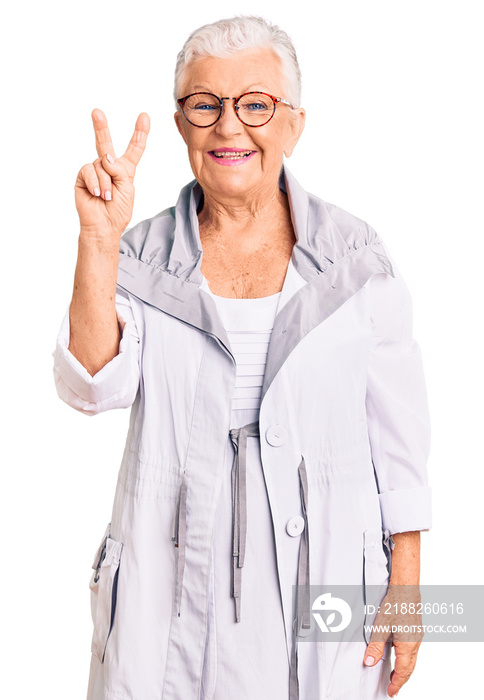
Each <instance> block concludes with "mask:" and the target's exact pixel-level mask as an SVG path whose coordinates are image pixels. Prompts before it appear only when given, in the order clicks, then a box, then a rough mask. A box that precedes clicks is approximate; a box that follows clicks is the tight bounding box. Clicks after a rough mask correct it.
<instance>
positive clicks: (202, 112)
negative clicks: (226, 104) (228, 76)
mask: <svg viewBox="0 0 484 700" xmlns="http://www.w3.org/2000/svg"><path fill="white" fill-rule="evenodd" d="M183 111H184V113H185V116H186V118H187V119H188V121H190V122H191V123H192V124H196V125H197V126H210V124H213V123H214V122H216V121H217V119H218V116H219V114H220V102H219V101H218V99H217V98H216V97H215V95H209V94H204V93H202V94H200V95H191V96H190V97H189V98H188V100H187V101H186V102H185V104H184V106H183Z"/></svg>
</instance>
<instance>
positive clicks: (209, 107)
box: [190, 104, 220, 112]
mask: <svg viewBox="0 0 484 700" xmlns="http://www.w3.org/2000/svg"><path fill="white" fill-rule="evenodd" d="M190 109H197V110H198V111H200V112H211V111H212V110H214V109H220V108H219V107H218V106H217V105H209V104H198V105H195V107H190Z"/></svg>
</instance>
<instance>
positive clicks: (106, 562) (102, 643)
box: [89, 523, 124, 663]
mask: <svg viewBox="0 0 484 700" xmlns="http://www.w3.org/2000/svg"><path fill="white" fill-rule="evenodd" d="M110 528H111V523H109V525H108V526H107V528H106V532H105V533H104V536H103V539H102V540H101V543H100V545H99V547H98V549H97V552H96V555H95V557H94V562H93V565H92V568H93V569H94V573H93V574H92V576H91V582H90V584H89V588H90V589H91V615H92V621H93V624H94V630H93V635H92V644H91V652H92V653H93V654H94V655H95V656H97V658H98V659H99V661H100V662H101V663H103V662H104V654H105V651H106V645H107V642H108V639H109V635H110V634H111V630H112V629H113V625H114V617H115V612H116V600H117V593H118V575H119V564H120V561H121V554H122V551H123V546H124V545H123V543H122V542H119V541H118V540H115V539H113V538H112V537H111V534H110Z"/></svg>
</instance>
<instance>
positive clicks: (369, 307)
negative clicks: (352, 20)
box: [54, 17, 430, 700]
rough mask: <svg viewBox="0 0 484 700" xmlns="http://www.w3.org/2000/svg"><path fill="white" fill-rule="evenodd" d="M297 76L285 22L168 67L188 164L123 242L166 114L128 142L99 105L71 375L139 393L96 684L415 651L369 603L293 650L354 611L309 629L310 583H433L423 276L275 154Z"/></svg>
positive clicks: (61, 357) (323, 669)
mask: <svg viewBox="0 0 484 700" xmlns="http://www.w3.org/2000/svg"><path fill="white" fill-rule="evenodd" d="M299 93H300V73H299V68H298V64H297V59H296V54H295V52H294V48H293V46H292V44H291V42H290V40H289V38H288V36H287V35H286V34H285V33H284V32H283V31H281V30H280V29H279V28H277V27H275V26H274V25H271V24H269V23H268V22H266V21H264V20H262V19H260V18H255V17H239V18H234V19H230V20H223V21H220V22H215V23H214V24H211V25H207V26H204V27H201V28H200V29H198V30H197V31H195V32H194V33H193V34H192V35H191V36H190V37H189V38H188V40H187V42H186V43H185V46H184V47H183V49H182V51H181V52H180V54H179V56H178V62H177V67H176V80H175V97H176V104H177V111H176V114H175V121H176V125H177V127H178V130H179V132H180V134H181V136H182V138H183V140H184V141H185V143H186V145H187V149H188V157H189V159H190V164H191V167H192V170H193V173H194V175H195V180H193V181H192V182H191V183H189V184H188V185H187V186H186V187H184V188H183V189H182V191H181V193H180V197H179V200H178V203H177V205H176V206H175V207H172V208H170V209H166V210H165V211H162V212H161V213H160V214H158V215H156V216H154V217H153V218H151V219H148V220H145V221H142V222H141V223H139V224H137V225H136V226H134V227H133V228H131V229H130V230H129V231H127V232H125V233H124V235H122V234H123V231H124V230H125V228H126V227H127V225H128V223H129V220H130V217H131V213H132V206H133V196H134V190H133V178H134V174H135V169H136V166H137V165H138V162H139V160H140V158H141V155H142V153H143V150H144V148H145V144H146V140H147V135H148V131H149V118H148V115H146V114H140V116H139V117H138V120H137V122H136V127H135V132H134V136H133V138H132V139H131V142H130V144H129V146H128V149H127V151H126V152H125V154H124V155H123V156H121V157H116V155H115V152H114V149H113V145H112V143H111V138H110V135H109V130H108V125H107V122H106V118H105V116H104V114H103V113H102V112H101V111H100V110H94V111H93V114H92V118H93V123H94V130H95V134H96V146H97V152H98V156H99V157H98V158H97V159H96V160H95V161H94V162H93V163H92V164H89V165H86V166H84V167H83V168H82V169H81V170H80V172H79V175H78V177H77V182H76V188H75V192H76V206H77V210H78V213H79V217H80V236H79V254H78V261H77V267H76V272H75V282H74V291H73V296H72V301H71V304H70V308H69V311H68V313H67V314H66V317H65V319H64V323H63V326H62V328H61V332H60V334H59V338H58V343H57V347H56V350H55V353H54V355H55V368H54V371H55V378H56V384H57V390H58V393H59V395H60V396H61V398H62V399H63V400H65V401H66V402H67V403H69V404H70V405H71V406H73V407H74V408H76V409H78V410H80V411H82V412H84V413H86V414H88V415H93V414H96V413H99V412H101V411H106V410H108V409H112V408H122V407H128V406H131V405H132V410H131V420H130V427H129V433H128V438H127V441H126V447H125V452H124V457H123V460H122V464H121V468H120V471H119V478H118V483H117V488H116V494H115V499H114V507H113V511H112V517H111V521H110V523H109V525H108V526H107V528H106V531H105V533H104V535H103V537H102V539H101V542H100V545H99V548H98V550H97V552H96V555H95V558H94V562H93V569H94V571H93V573H92V578H91V583H90V588H91V598H92V612H93V621H94V632H93V640H92V661H91V673H90V682H89V691H88V698H89V700H101V698H106V699H109V700H115V699H121V698H122V699H123V700H135V699H136V700H159V699H160V698H164V699H165V700H175V699H177V700H179V699H183V700H189V699H191V698H193V699H194V700H195V698H203V699H204V700H230V699H234V700H235V699H237V700H248V699H249V698H250V699H251V700H256V699H261V700H262V698H264V700H268V699H269V698H271V699H273V700H282V699H283V698H289V699H290V700H296V698H300V700H319V699H322V698H334V699H336V698H338V700H350V699H351V700H357V699H358V700H361V699H362V698H368V699H370V698H384V697H387V692H388V694H389V695H390V696H394V695H395V694H396V693H397V691H398V690H399V689H400V688H401V686H402V685H403V683H404V682H405V681H406V680H407V679H408V678H409V676H410V674H411V672H412V670H413V668H414V665H415V660H416V654H417V650H418V646H419V640H418V639H417V640H413V641H405V640H403V639H402V638H401V637H400V638H399V636H398V635H394V636H393V639H390V637H388V635H387V637H388V639H386V638H384V639H381V640H377V639H376V638H375V637H373V638H372V639H371V641H370V633H371V631H370V632H369V631H368V629H365V627H364V623H365V622H366V623H368V622H370V621H372V620H373V617H372V615H371V614H370V612H369V611H368V610H367V611H366V616H364V617H363V618H362V619H360V621H359V622H358V624H357V628H356V631H355V633H354V635H353V636H352V637H351V638H350V639H347V640H343V641H339V642H335V641H332V640H330V641H326V642H325V641H324V640H323V641H321V639H319V640H317V641H313V642H312V643H301V642H304V641H306V642H309V641H311V637H310V635H311V634H312V633H313V631H314V628H315V627H317V626H319V627H320V628H321V629H323V627H324V624H326V631H327V632H328V631H329V634H330V635H331V627H332V626H333V627H334V623H333V621H334V619H335V614H336V612H337V611H338V610H339V611H340V612H341V604H342V601H341V600H339V602H338V605H339V606H340V607H338V605H335V606H334V608H331V600H329V611H331V610H332V609H333V611H335V612H333V614H329V615H326V617H323V619H324V620H325V623H323V625H321V624H320V622H318V625H315V620H316V618H317V617H318V616H317V615H315V614H313V613H314V609H313V610H311V607H310V606H311V602H312V601H311V600H310V598H311V595H310V594H311V592H312V590H313V589H312V588H310V585H311V586H314V587H316V588H317V587H318V586H328V585H329V586H333V585H334V586H336V585H340V584H344V585H348V586H350V587H352V588H353V589H354V590H355V591H356V592H357V594H358V595H357V596H356V597H358V596H359V597H360V598H361V599H364V600H369V589H370V587H371V585H372V584H375V585H376V586H380V587H381V586H383V594H385V593H386V595H387V597H388V595H389V592H390V590H394V589H395V588H396V587H397V586H398V585H399V584H412V585H415V584H418V578H419V564H418V561H419V534H420V531H421V530H426V529H428V528H429V527H430V514H429V512H430V509H429V489H428V486H427V477H426V460H427V456H428V445H429V427H428V423H429V421H428V411H427V403H426V391H425V381H424V377H423V372H422V365H421V358H420V351H419V348H418V346H417V344H416V343H415V341H414V340H413V338H412V328H411V303H410V297H409V294H408V290H407V288H406V286H405V284H404V282H403V281H402V278H401V276H400V274H399V272H398V270H397V268H396V267H395V264H394V263H393V261H392V260H391V258H390V256H389V254H388V252H387V251H386V249H385V247H384V245H383V243H382V241H381V239H380V238H379V236H378V235H377V234H376V232H375V231H374V230H373V229H372V228H371V227H369V226H368V225H367V224H366V223H365V222H363V221H361V220H360V219H357V218H356V217H355V216H353V215H351V214H349V213H348V212H345V211H343V210H342V209H340V208H338V207H336V206H334V205H331V204H328V203H325V202H324V201H322V200H321V199H318V198H317V197H315V196H313V195H310V194H308V193H306V192H305V191H304V190H303V189H302V187H301V186H300V185H299V184H298V183H297V182H296V180H295V179H294V178H293V177H292V175H291V174H290V173H289V171H288V170H287V168H286V166H285V165H284V164H283V160H284V156H286V157H289V156H290V155H291V153H292V151H293V149H294V147H295V145H296V143H297V141H298V139H299V137H300V135H301V132H302V130H303V127H304V119H305V113H304V110H303V109H302V108H301V107H300V106H299V105H300V94H299ZM164 165H165V166H166V165H167V164H166V163H165V164H164ZM390 562H391V568H390ZM390 571H391V574H390V573H389V572H390ZM389 577H390V578H389ZM389 583H390V584H391V585H390V587H389V588H388V584H389ZM387 588H388V593H387ZM293 593H294V594H295V595H294V596H293ZM383 594H382V596H381V597H379V599H378V602H380V601H381V599H382V597H383ZM334 595H335V596H337V593H334ZM350 597H351V596H350ZM321 601H323V602H325V603H328V597H327V596H326V597H325V598H321V599H319V603H321ZM343 603H344V601H343ZM327 607H328V606H327ZM317 609H318V610H320V611H322V610H323V609H324V605H319V607H318V608H317ZM338 614H339V613H338ZM354 615H355V616H356V608H355V611H354ZM319 617H320V618H321V615H319ZM341 626H342V625H340V627H341ZM385 639H386V642H385ZM368 642H370V643H369V644H368ZM391 643H393V646H394V648H395V669H394V671H393V672H392V674H391V675H390V665H391V653H390V646H391Z"/></svg>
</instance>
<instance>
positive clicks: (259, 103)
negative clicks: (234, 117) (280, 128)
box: [238, 93, 275, 126]
mask: <svg viewBox="0 0 484 700" xmlns="http://www.w3.org/2000/svg"><path fill="white" fill-rule="evenodd" d="M238 107H239V117H240V119H241V120H242V121H243V122H244V123H245V124H248V125H249V126H261V125H262V124H265V123H266V122H268V121H269V119H270V118H271V117H272V115H273V114H274V109H275V104H274V102H273V101H272V100H271V98H270V97H268V96H267V95H261V94H257V93H254V94H251V95H244V96H243V97H241V98H240V100H239V102H238Z"/></svg>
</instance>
